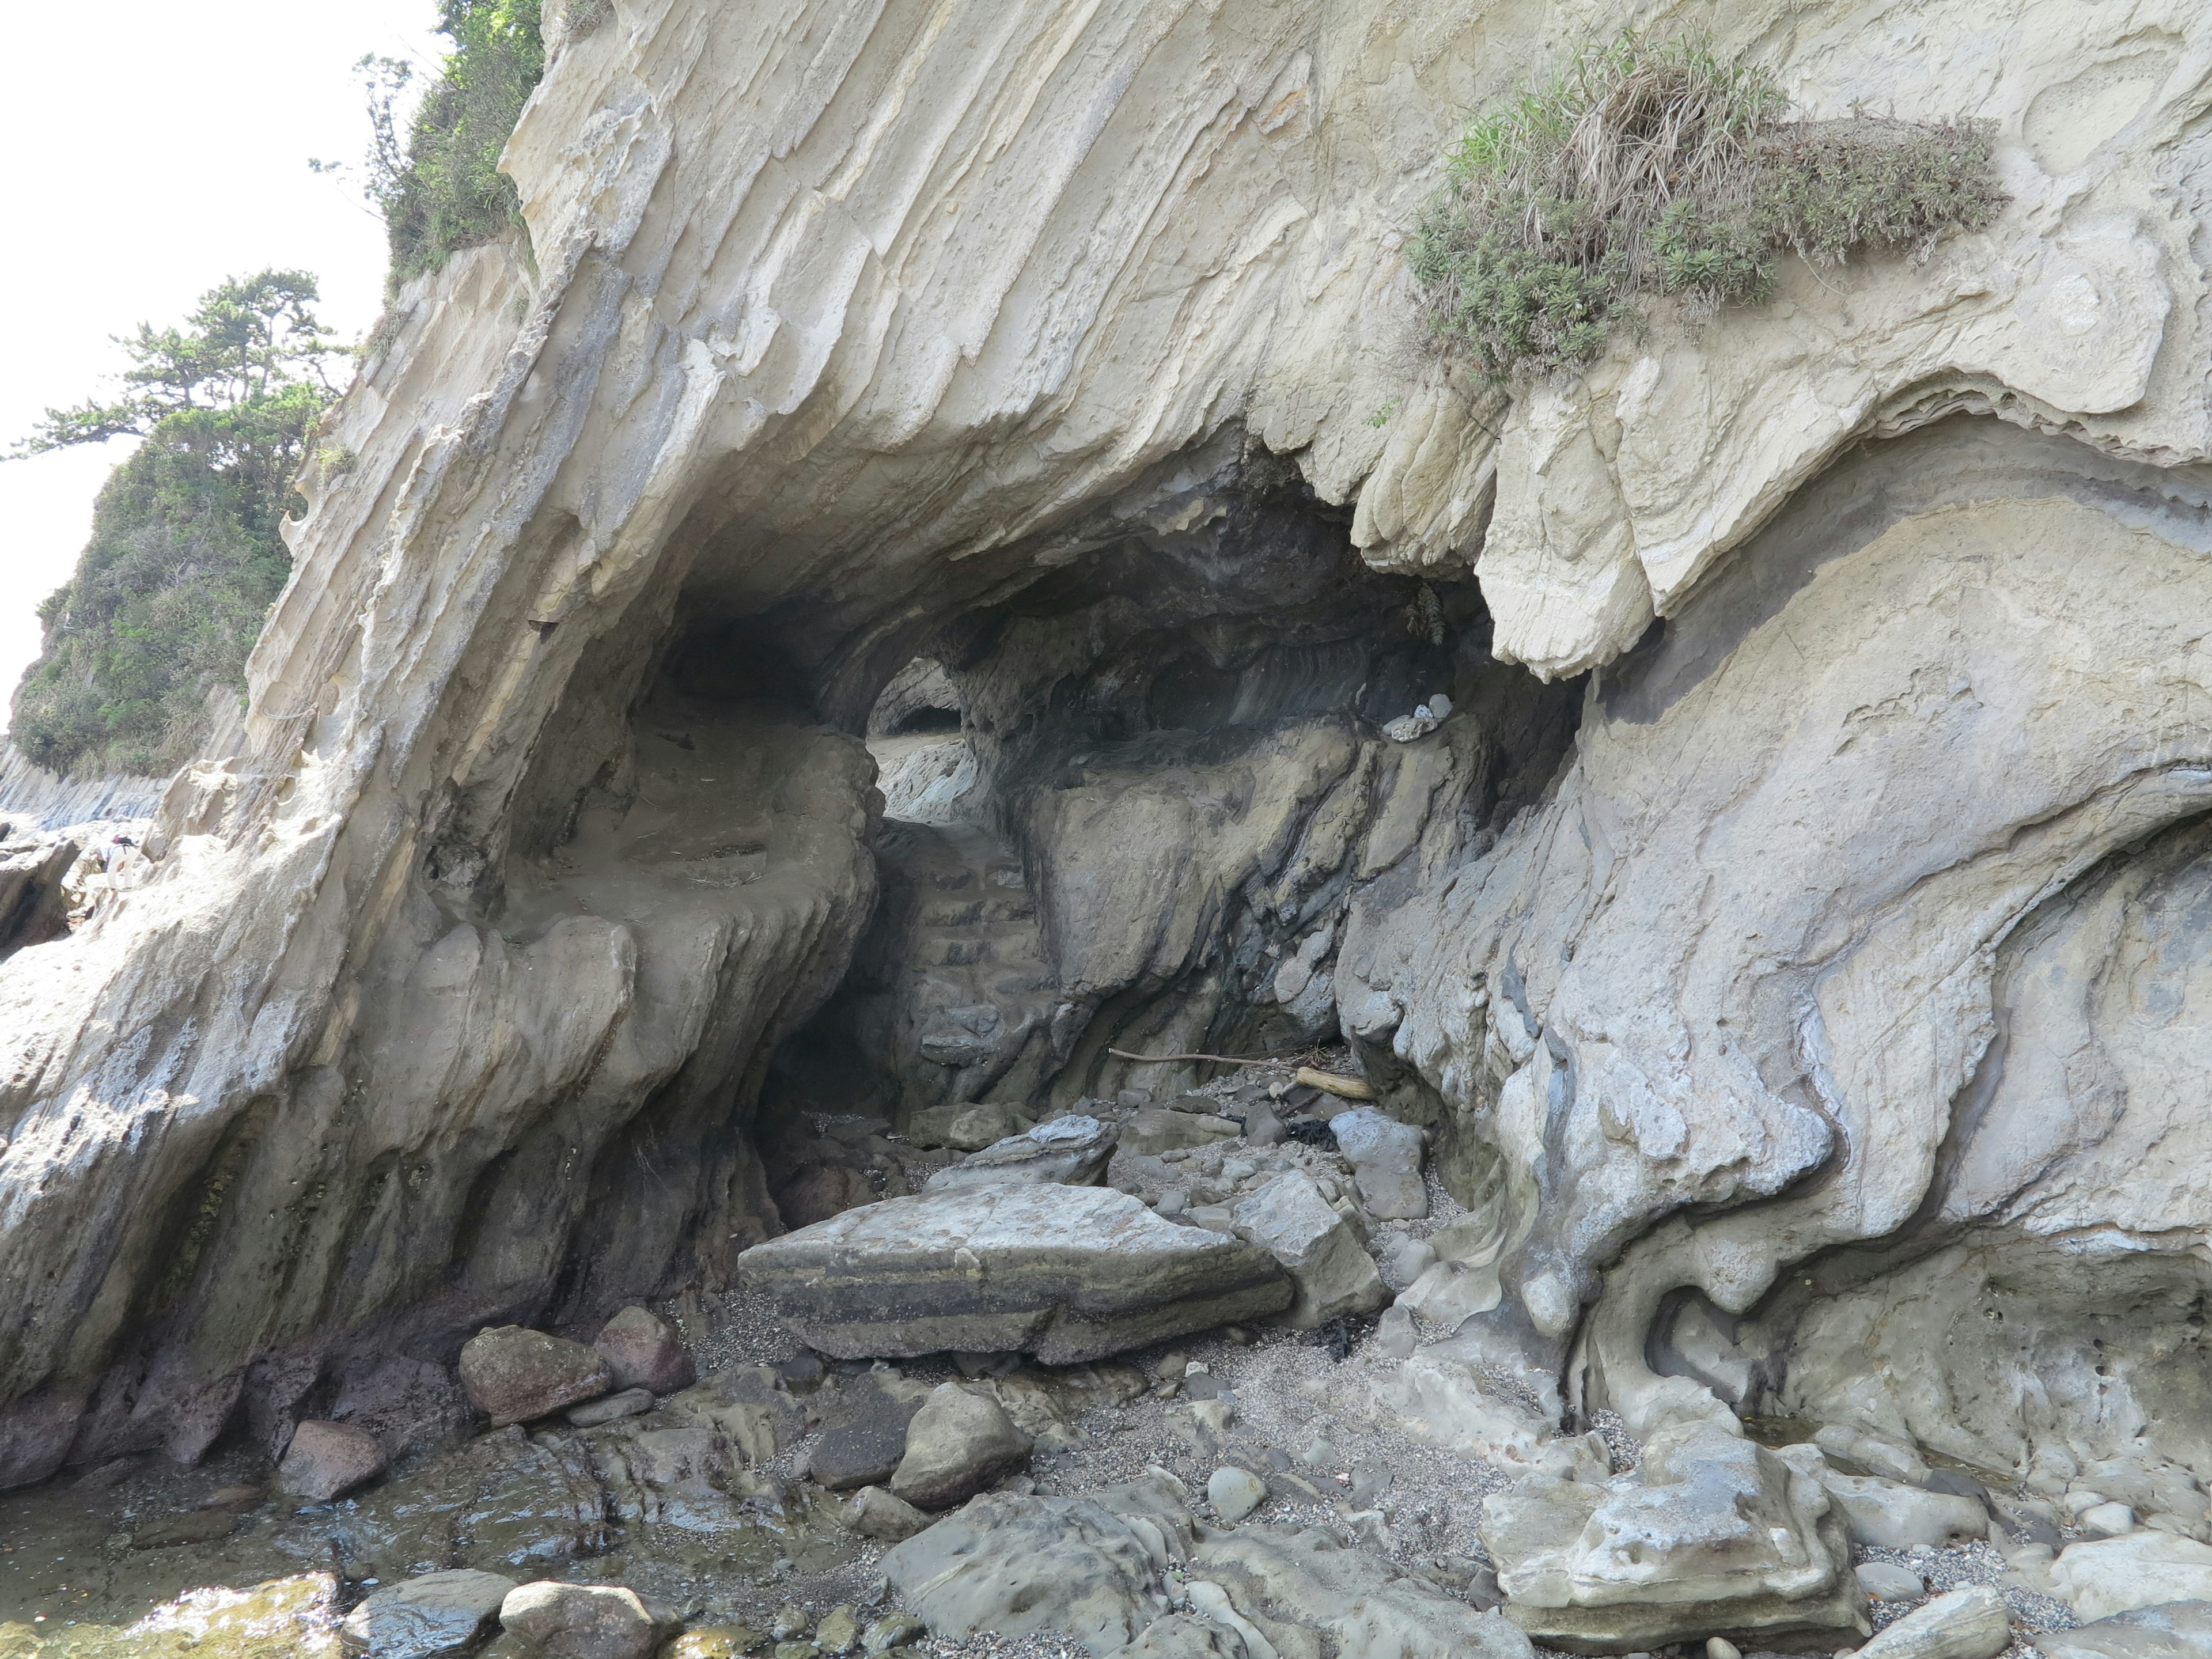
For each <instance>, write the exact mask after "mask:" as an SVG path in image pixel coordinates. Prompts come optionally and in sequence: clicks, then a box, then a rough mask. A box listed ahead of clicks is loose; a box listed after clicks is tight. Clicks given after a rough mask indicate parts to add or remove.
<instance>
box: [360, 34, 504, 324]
mask: <svg viewBox="0 0 2212 1659" xmlns="http://www.w3.org/2000/svg"><path fill="white" fill-rule="evenodd" d="M538 8H539V0H446V5H445V9H444V10H443V11H442V13H441V15H440V19H439V24H438V27H439V29H440V31H441V33H444V34H445V36H446V38H447V40H451V41H452V42H453V51H452V52H448V53H447V55H446V60H445V63H444V64H443V66H442V68H441V72H440V74H439V76H438V79H437V81H436V82H435V83H434V84H433V85H432V86H431V88H430V89H429V90H428V92H427V93H426V94H424V95H423V98H422V106H421V107H420V108H419V109H418V110H417V111H416V113H415V118H414V122H413V124H412V125H411V126H410V129H409V131H408V135H407V142H406V144H405V146H404V152H403V149H402V147H401V145H400V143H399V140H398V122H397V120H396V118H395V117H394V114H393V109H394V106H395V104H396V102H397V100H398V97H399V96H400V94H401V92H402V90H403V89H404V88H405V86H406V85H407V83H408V81H409V78H410V75H411V73H412V71H411V70H409V68H408V67H407V66H406V65H405V64H398V63H394V62H393V61H392V60H391V59H389V58H363V59H362V63H361V68H362V71H363V73H364V75H365V76H367V77H368V84H369V122H370V144H369V155H368V197H369V199H370V200H371V202H373V203H374V204H375V205H376V207H377V208H378V209H379V210H380V211H381V212H382V213H383V215H384V218H385V222H386V226H387V227H388V228H389V231H390V234H391V239H392V271H391V280H392V282H393V283H401V282H404V281H405V280H406V279H407V278H409V277H410V276H418V275H420V274H421V273H422V272H423V271H426V270H437V269H438V267H439V266H441V265H442V264H445V262H446V259H447V256H448V255H449V254H451V253H453V252H454V251H455V250H456V249H459V248H465V247H473V246H476V245H477V244H478V243H481V242H489V241H493V240H496V239H497V238H499V237H501V236H504V235H507V234H509V233H510V232H512V231H516V230H520V228H522V205H521V202H520V198H518V197H517V196H516V194H515V190H514V183H513V180H512V179H508V178H507V176H506V175H505V174H504V173H501V172H500V171H499V157H500V152H501V150H502V149H505V148H506V147H507V138H508V136H509V135H510V134H512V133H513V131H514V124H515V122H516V121H517V120H518V119H519V118H520V116H521V114H522V106H523V105H524V103H525V102H526V101H527V100H528V99H529V97H530V94H531V90H532V88H534V87H536V86H537V84H538V80H539V78H540V77H541V76H544V73H545V41H544V35H543V34H542V33H541V32H540V28H539V17H538Z"/></svg>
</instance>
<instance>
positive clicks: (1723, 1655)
mask: <svg viewBox="0 0 2212 1659" xmlns="http://www.w3.org/2000/svg"><path fill="white" fill-rule="evenodd" d="M1705 1659H1743V1653H1742V1650H1741V1649H1739V1648H1738V1647H1737V1646H1736V1644H1735V1643H1733V1642H1731V1641H1729V1639H1728V1638H1727V1637H1725V1636H1711V1637H1707V1638H1705Z"/></svg>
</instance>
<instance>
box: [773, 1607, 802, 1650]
mask: <svg viewBox="0 0 2212 1659" xmlns="http://www.w3.org/2000/svg"><path fill="white" fill-rule="evenodd" d="M768 1630H769V1635H771V1636H773V1637H775V1639H776V1640H777V1641H779V1642H788V1641H790V1640H791V1639H792V1638H793V1637H796V1636H804V1635H805V1634H806V1631H807V1622H806V1609H805V1608H804V1607H800V1606H799V1603H798V1602H796V1601H786V1602H785V1603H784V1604H783V1605H782V1606H781V1607H778V1608H777V1609H776V1610H775V1622H774V1623H773V1624H771V1625H769V1627H768Z"/></svg>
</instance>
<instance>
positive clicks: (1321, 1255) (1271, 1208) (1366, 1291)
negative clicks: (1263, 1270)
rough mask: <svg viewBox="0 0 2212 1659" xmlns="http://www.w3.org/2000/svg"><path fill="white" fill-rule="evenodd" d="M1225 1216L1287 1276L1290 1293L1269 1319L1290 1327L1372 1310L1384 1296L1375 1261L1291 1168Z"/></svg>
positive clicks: (1304, 1328)
mask: <svg viewBox="0 0 2212 1659" xmlns="http://www.w3.org/2000/svg"><path fill="white" fill-rule="evenodd" d="M1230 1214H1231V1219H1232V1221H1233V1223H1234V1225H1235V1227H1236V1230H1237V1237H1239V1238H1242V1239H1246V1240H1249V1242H1250V1243H1254V1244H1256V1245H1258V1246H1260V1247H1261V1249H1265V1250H1266V1251H1267V1252H1268V1253H1269V1254H1270V1255H1273V1257H1274V1259H1275V1260H1276V1261H1277V1262H1279V1264H1281V1267H1282V1268H1283V1271H1284V1272H1285V1273H1288V1274H1289V1275H1290V1278H1291V1285H1293V1286H1294V1287H1295V1295H1294V1296H1293V1297H1292V1300H1291V1305H1290V1306H1289V1307H1288V1308H1286V1309H1285V1310H1283V1311H1282V1312H1281V1313H1279V1314H1277V1315H1275V1316H1274V1317H1275V1318H1276V1320H1278V1321H1279V1322H1281V1323H1283V1324H1285V1325H1288V1326H1290V1327H1291V1328H1292V1329H1293V1330H1302V1331H1310V1330H1314V1329H1316V1328H1319V1327H1321V1326H1322V1325H1325V1324H1327V1323H1328V1322H1329V1321H1330V1320H1332V1319H1334V1318H1337V1317H1339V1316H1342V1315H1346V1314H1367V1313H1372V1312H1374V1311H1375V1310H1376V1309H1377V1308H1379V1307H1381V1306H1382V1305H1383V1304H1384V1303H1385V1302H1386V1301H1388V1300H1389V1291H1388V1290H1387V1289H1386V1288H1384V1286H1383V1277H1382V1275H1381V1273H1378V1272H1377V1271H1376V1267H1375V1261H1374V1258H1373V1257H1371V1256H1370V1255H1368V1254H1367V1251H1366V1249H1364V1247H1363V1246H1362V1245H1361V1243H1360V1242H1359V1239H1358V1236H1357V1235H1355V1234H1354V1233H1353V1232H1352V1229H1351V1227H1350V1226H1349V1225H1346V1221H1345V1219H1344V1218H1343V1217H1342V1216H1340V1215H1339V1214H1338V1213H1337V1212H1336V1211H1335V1210H1334V1208H1333V1207H1332V1206H1330V1204H1329V1201H1328V1200H1327V1199H1325V1198H1323V1197H1322V1194H1321V1188H1318V1187H1316V1185H1314V1182H1313V1177H1312V1176H1308V1175H1305V1174H1303V1173H1301V1172H1299V1171H1297V1170H1293V1171H1291V1173H1289V1174H1287V1175H1279V1176H1276V1177H1275V1178H1274V1179H1273V1181H1271V1182H1268V1183H1267V1185H1266V1186H1264V1187H1262V1188H1260V1190H1259V1191H1258V1192H1256V1193H1254V1194H1251V1196H1249V1198H1246V1199H1244V1200H1242V1201H1240V1202H1239V1203H1237V1205H1236V1206H1234V1207H1233V1208H1232V1209H1231V1212H1230Z"/></svg>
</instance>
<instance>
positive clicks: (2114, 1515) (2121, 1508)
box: [2081, 1504, 2136, 1538]
mask: <svg viewBox="0 0 2212 1659" xmlns="http://www.w3.org/2000/svg"><path fill="white" fill-rule="evenodd" d="M2135 1529H2136V1512H2135V1511H2134V1510H2131V1509H2130V1508H2129V1507H2128V1506H2127V1505H2126V1504H2092V1505H2090V1507H2089V1508H2087V1509H2086V1510H2082V1511H2081V1530H2082V1531H2084V1532H2087V1533H2093V1534H2095V1535H2096V1536H2098V1537H2100V1538H2118V1536H2119V1535H2120V1534H2122V1533H2128V1532H2133V1531H2134V1530H2135Z"/></svg>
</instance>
